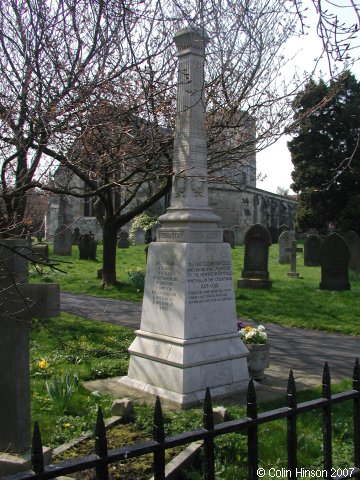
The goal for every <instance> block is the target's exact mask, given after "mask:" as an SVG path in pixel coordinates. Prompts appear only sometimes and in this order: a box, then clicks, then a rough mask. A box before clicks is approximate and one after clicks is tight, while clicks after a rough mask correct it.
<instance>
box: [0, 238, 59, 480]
mask: <svg viewBox="0 0 360 480" xmlns="http://www.w3.org/2000/svg"><path fill="white" fill-rule="evenodd" d="M34 255H35V254H34V252H33V251H32V247H31V245H30V244H29V243H28V242H27V241H26V240H21V239H13V240H9V239H6V240H1V245H0V425H1V428H0V452H1V453H0V476H1V477H2V476H4V475H9V474H12V473H16V472H19V471H24V470H29V469H30V455H29V453H30V452H29V451H30V446H31V425H30V360H29V351H30V350H29V318H30V317H32V316H35V315H38V316H42V317H43V318H44V317H47V316H50V315H49V313H50V311H51V309H52V313H54V314H55V315H58V314H59V306H60V290H59V285H51V284H46V285H44V284H29V283H26V282H27V279H28V272H27V268H28V260H27V258H26V257H30V258H32V257H33V256H34ZM47 301H48V303H49V304H52V305H51V307H50V306H49V305H46V302H47ZM56 306H57V308H56ZM46 453H47V458H48V457H49V455H48V453H49V450H46ZM48 460H49V458H48Z"/></svg>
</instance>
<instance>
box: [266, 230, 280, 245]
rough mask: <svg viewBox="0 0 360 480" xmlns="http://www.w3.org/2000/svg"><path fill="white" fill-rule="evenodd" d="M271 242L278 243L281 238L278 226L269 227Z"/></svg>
mask: <svg viewBox="0 0 360 480" xmlns="http://www.w3.org/2000/svg"><path fill="white" fill-rule="evenodd" d="M268 230H269V233H270V238H271V243H277V242H278V238H279V233H278V228H277V227H268Z"/></svg>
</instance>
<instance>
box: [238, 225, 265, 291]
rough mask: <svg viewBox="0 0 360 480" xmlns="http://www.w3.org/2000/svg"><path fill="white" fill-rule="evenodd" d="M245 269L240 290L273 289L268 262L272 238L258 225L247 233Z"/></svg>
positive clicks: (239, 281) (245, 239)
mask: <svg viewBox="0 0 360 480" xmlns="http://www.w3.org/2000/svg"><path fill="white" fill-rule="evenodd" d="M244 243H245V254H244V269H243V271H242V272H241V279H240V280H238V283H237V286H238V288H271V287H272V282H271V280H270V279H269V270H268V261H269V247H270V245H271V238H270V234H269V231H268V230H267V229H266V228H265V227H263V226H262V225H260V224H259V223H256V224H255V225H251V227H249V228H248V229H247V231H246V233H245V237H244Z"/></svg>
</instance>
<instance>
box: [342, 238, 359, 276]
mask: <svg viewBox="0 0 360 480" xmlns="http://www.w3.org/2000/svg"><path fill="white" fill-rule="evenodd" d="M343 238H344V240H345V242H346V245H347V246H348V249H349V252H350V260H349V268H350V270H353V271H354V272H357V273H359V272H360V238H359V235H358V234H357V233H356V232H354V231H352V230H349V231H348V232H346V233H344V234H343Z"/></svg>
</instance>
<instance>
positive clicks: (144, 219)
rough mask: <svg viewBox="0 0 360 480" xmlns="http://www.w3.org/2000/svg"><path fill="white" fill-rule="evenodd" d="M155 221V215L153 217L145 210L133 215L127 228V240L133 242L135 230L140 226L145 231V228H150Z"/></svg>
mask: <svg viewBox="0 0 360 480" xmlns="http://www.w3.org/2000/svg"><path fill="white" fill-rule="evenodd" d="M156 221H157V220H156V218H155V217H153V216H152V215H149V214H148V213H146V212H144V213H142V214H141V215H138V216H137V217H135V218H134V220H133V222H132V224H131V227H130V230H129V242H131V243H134V238H135V232H136V230H138V229H139V228H141V229H142V230H144V231H145V232H146V231H147V230H149V229H151V228H152V227H153V226H154V225H155V223H156Z"/></svg>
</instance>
